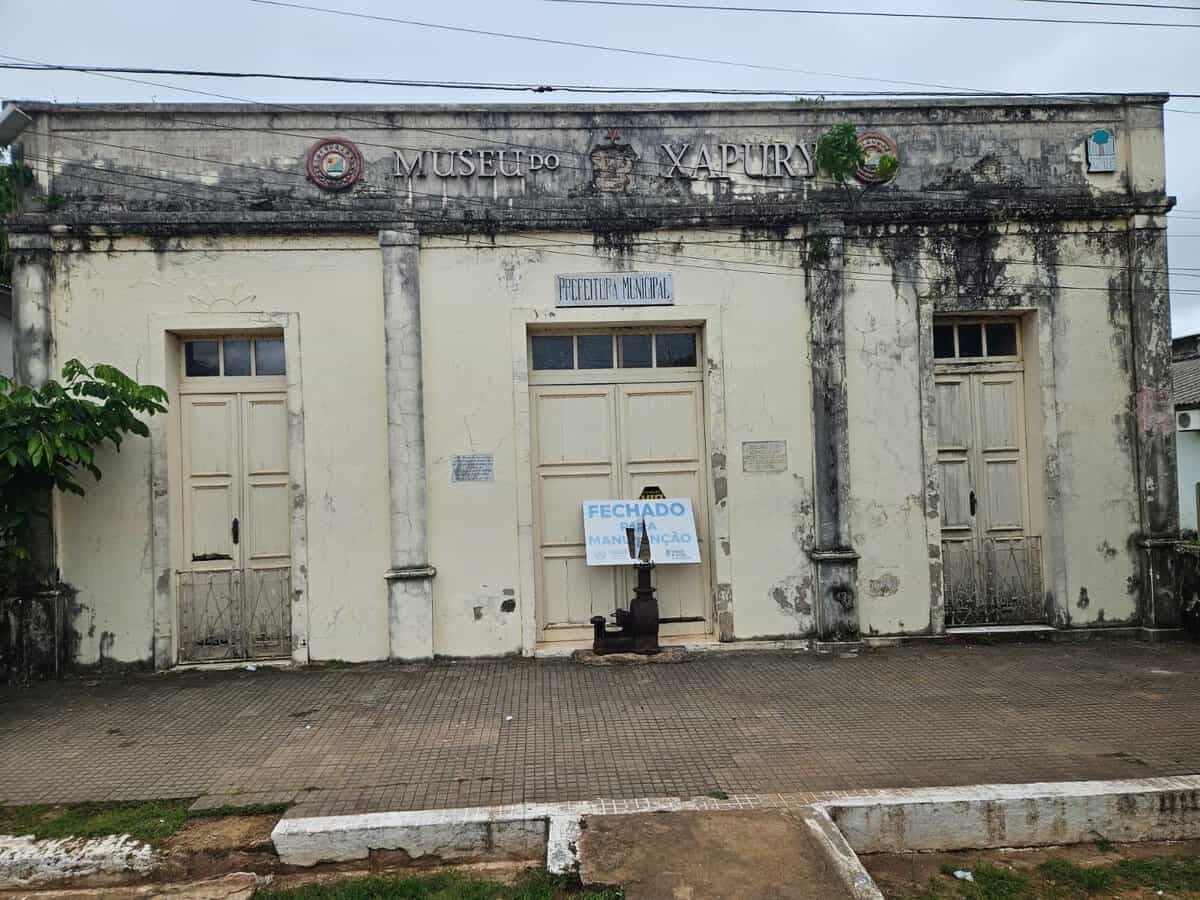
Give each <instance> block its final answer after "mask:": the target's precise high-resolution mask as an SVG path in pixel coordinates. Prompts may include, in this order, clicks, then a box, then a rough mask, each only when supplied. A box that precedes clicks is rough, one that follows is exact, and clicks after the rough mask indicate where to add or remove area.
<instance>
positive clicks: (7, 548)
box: [0, 359, 167, 593]
mask: <svg viewBox="0 0 1200 900" xmlns="http://www.w3.org/2000/svg"><path fill="white" fill-rule="evenodd" d="M166 404H167V394H166V392H165V391H164V390H163V389H162V388H159V387H155V386H153V385H143V384H138V383H137V382H136V381H134V380H133V379H132V378H130V377H129V376H128V375H126V374H125V373H124V372H122V371H121V370H120V369H117V368H116V367H114V366H109V365H103V364H100V365H95V366H91V367H88V366H85V365H84V364H83V363H81V362H80V361H79V360H77V359H72V360H70V361H69V362H67V364H66V365H64V366H63V370H62V380H61V381H54V380H51V381H48V382H47V383H46V384H45V385H44V386H43V387H41V388H32V387H28V386H25V385H17V384H14V383H13V382H12V381H10V380H9V379H8V378H4V377H2V376H0V593H2V592H4V591H6V590H8V591H13V590H20V589H22V587H23V586H25V585H26V582H27V581H28V578H29V569H28V564H29V561H30V559H31V534H32V529H33V526H34V522H35V520H36V519H37V518H38V517H40V516H45V514H46V513H45V498H46V497H47V496H48V495H49V494H50V493H51V492H52V491H54V490H58V491H63V492H65V493H68V494H75V495H77V496H80V497H82V496H83V495H84V493H85V490H84V487H83V484H82V483H81V482H82V479H83V477H84V473H85V472H86V473H89V474H90V475H91V476H92V477H93V478H95V479H99V478H100V476H101V473H100V468H99V467H98V466H97V465H96V451H97V450H98V449H100V448H101V447H102V446H103V445H104V444H106V443H110V444H112V445H113V447H114V448H116V449H117V450H118V451H119V450H120V449H121V443H122V442H123V441H124V439H125V437H126V436H127V435H130V434H134V435H140V436H142V437H147V436H148V435H149V434H150V429H149V427H148V426H147V425H146V423H145V421H143V418H142V417H144V416H148V415H155V414H156V413H162V412H165V411H166V408H167V407H166Z"/></svg>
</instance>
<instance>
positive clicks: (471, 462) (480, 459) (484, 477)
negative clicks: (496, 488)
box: [450, 453, 496, 483]
mask: <svg viewBox="0 0 1200 900" xmlns="http://www.w3.org/2000/svg"><path fill="white" fill-rule="evenodd" d="M495 480H496V457H495V456H494V455H493V454H491V453H464V454H461V455H459V456H452V457H450V481H451V482H452V483H458V482H460V481H495Z"/></svg>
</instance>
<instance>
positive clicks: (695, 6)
mask: <svg viewBox="0 0 1200 900" xmlns="http://www.w3.org/2000/svg"><path fill="white" fill-rule="evenodd" d="M251 2H252V3H266V2H272V3H274V2H276V0H251ZM542 2H544V3H574V4H581V5H584V6H632V7H641V8H645V9H690V10H706V11H708V12H749V13H781V14H786V15H802V16H849V17H854V18H877V19H934V20H940V21H950V22H1011V23H1019V24H1044V25H1109V26H1112V25H1116V26H1121V27H1126V28H1200V22H1143V21H1113V20H1108V19H1057V18H1040V17H1035V16H980V15H963V14H955V13H909V12H885V11H882V10H851V9H797V8H794V7H789V8H785V7H777V6H717V5H711V6H710V5H707V4H701V3H679V2H672V0H666V2H651V0H542ZM279 5H281V6H291V5H292V4H290V3H288V4H284V3H279Z"/></svg>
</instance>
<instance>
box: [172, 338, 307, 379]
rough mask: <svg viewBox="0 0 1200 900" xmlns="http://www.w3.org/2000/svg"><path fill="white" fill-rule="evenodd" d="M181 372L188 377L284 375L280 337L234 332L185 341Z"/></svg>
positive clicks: (281, 340) (284, 367) (285, 372)
mask: <svg viewBox="0 0 1200 900" xmlns="http://www.w3.org/2000/svg"><path fill="white" fill-rule="evenodd" d="M183 374H184V376H185V377H187V378H237V377H245V378H254V377H265V376H279V375H286V374H287V366H286V364H285V362H284V356H283V338H282V337H280V336H277V335H271V336H264V337H246V336H242V335H237V336H226V337H205V338H196V339H194V340H187V341H184V343H183Z"/></svg>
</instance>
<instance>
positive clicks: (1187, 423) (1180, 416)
mask: <svg viewBox="0 0 1200 900" xmlns="http://www.w3.org/2000/svg"><path fill="white" fill-rule="evenodd" d="M1175 429H1176V430H1177V431H1200V409H1191V410H1188V411H1187V412H1180V413H1175Z"/></svg>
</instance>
